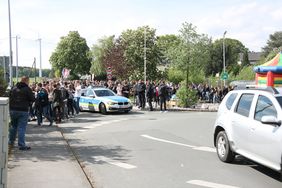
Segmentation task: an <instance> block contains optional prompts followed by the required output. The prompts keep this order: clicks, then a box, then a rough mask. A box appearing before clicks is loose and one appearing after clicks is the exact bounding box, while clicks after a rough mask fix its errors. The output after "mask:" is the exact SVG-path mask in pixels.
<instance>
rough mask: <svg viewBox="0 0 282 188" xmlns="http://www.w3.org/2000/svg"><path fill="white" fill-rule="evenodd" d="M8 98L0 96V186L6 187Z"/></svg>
mask: <svg viewBox="0 0 282 188" xmlns="http://www.w3.org/2000/svg"><path fill="white" fill-rule="evenodd" d="M8 129H9V98H5V97H0V188H7V173H8V171H7V170H8V169H7V168H8Z"/></svg>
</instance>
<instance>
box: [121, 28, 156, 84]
mask: <svg viewBox="0 0 282 188" xmlns="http://www.w3.org/2000/svg"><path fill="white" fill-rule="evenodd" d="M145 30H146V60H147V61H146V68H147V71H146V75H147V79H155V78H157V75H158V71H157V65H158V64H159V63H160V62H161V60H160V54H159V50H158V48H157V46H156V40H157V38H156V34H155V33H156V30H155V29H152V28H149V27H148V26H144V27H139V28H137V29H136V30H131V29H128V30H126V31H124V32H122V34H121V36H120V43H121V45H122V46H124V58H125V62H126V64H127V65H129V66H132V67H133V68H132V72H131V74H130V75H132V78H133V79H142V78H144V46H145V42H144V34H145Z"/></svg>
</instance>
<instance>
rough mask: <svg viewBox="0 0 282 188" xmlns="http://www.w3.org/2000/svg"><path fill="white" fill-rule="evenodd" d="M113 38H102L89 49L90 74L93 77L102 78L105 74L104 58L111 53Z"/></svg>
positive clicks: (105, 64)
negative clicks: (90, 57) (90, 58)
mask: <svg viewBox="0 0 282 188" xmlns="http://www.w3.org/2000/svg"><path fill="white" fill-rule="evenodd" d="M114 45H115V44H114V36H109V37H103V38H101V39H99V40H98V43H97V44H95V45H93V47H92V49H91V56H92V62H91V68H90V72H91V73H92V74H94V75H95V76H98V77H100V76H104V75H105V74H106V67H107V62H105V58H106V57H107V56H108V54H110V53H111V51H112V49H113V47H114Z"/></svg>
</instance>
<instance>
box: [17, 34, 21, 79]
mask: <svg viewBox="0 0 282 188" xmlns="http://www.w3.org/2000/svg"><path fill="white" fill-rule="evenodd" d="M18 39H20V37H19V36H18V35H16V80H17V82H18V79H19V68H18V66H19V57H18V56H19V51H18Z"/></svg>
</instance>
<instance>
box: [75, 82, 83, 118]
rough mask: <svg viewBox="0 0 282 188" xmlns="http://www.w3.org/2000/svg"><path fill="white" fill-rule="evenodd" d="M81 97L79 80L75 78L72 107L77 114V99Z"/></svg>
mask: <svg viewBox="0 0 282 188" xmlns="http://www.w3.org/2000/svg"><path fill="white" fill-rule="evenodd" d="M80 97H81V84H80V81H79V80H77V81H76V83H75V93H74V103H75V105H74V108H75V112H76V114H79V99H80Z"/></svg>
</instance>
